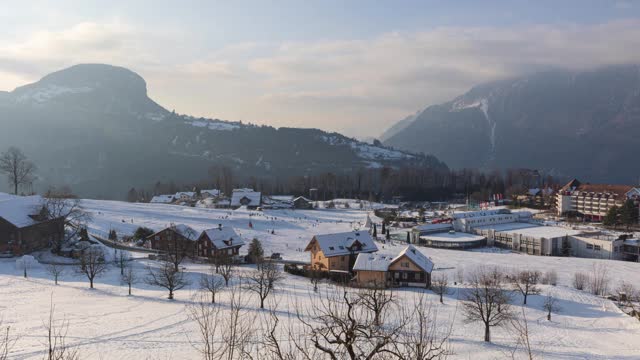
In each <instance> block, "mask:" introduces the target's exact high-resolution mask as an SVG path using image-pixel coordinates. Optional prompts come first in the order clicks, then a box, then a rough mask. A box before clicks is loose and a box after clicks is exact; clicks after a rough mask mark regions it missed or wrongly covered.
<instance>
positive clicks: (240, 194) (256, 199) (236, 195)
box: [231, 189, 262, 206]
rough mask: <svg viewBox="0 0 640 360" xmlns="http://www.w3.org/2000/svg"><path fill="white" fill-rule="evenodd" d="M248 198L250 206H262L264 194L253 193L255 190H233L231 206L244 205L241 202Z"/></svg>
mask: <svg viewBox="0 0 640 360" xmlns="http://www.w3.org/2000/svg"><path fill="white" fill-rule="evenodd" d="M244 198H247V199H248V200H249V203H248V205H249V206H260V202H261V198H262V193H260V192H258V191H253V189H233V193H232V194H231V206H240V205H242V204H241V202H240V200H242V199H244Z"/></svg>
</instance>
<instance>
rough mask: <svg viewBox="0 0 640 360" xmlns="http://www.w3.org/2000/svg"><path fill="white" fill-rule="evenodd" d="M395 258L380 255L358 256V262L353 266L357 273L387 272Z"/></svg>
mask: <svg viewBox="0 0 640 360" xmlns="http://www.w3.org/2000/svg"><path fill="white" fill-rule="evenodd" d="M391 260H393V256H389V255H380V254H367V253H361V254H358V257H357V258H356V262H355V263H354V264H353V270H355V271H363V270H365V271H387V270H388V269H389V264H391Z"/></svg>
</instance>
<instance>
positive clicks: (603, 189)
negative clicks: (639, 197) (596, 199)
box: [561, 179, 634, 196]
mask: <svg viewBox="0 0 640 360" xmlns="http://www.w3.org/2000/svg"><path fill="white" fill-rule="evenodd" d="M633 189H634V187H633V186H631V185H612V184H583V183H581V182H579V181H578V180H576V179H573V180H571V181H570V182H568V183H567V184H566V185H565V186H563V187H562V189H561V191H580V192H587V193H595V194H597V193H602V194H605V193H609V194H615V195H616V196H623V195H625V194H626V193H627V192H629V191H631V190H633Z"/></svg>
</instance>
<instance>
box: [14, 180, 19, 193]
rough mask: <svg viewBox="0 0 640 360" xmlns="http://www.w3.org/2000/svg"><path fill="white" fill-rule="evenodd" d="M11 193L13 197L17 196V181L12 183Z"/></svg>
mask: <svg viewBox="0 0 640 360" xmlns="http://www.w3.org/2000/svg"><path fill="white" fill-rule="evenodd" d="M13 193H14V194H15V195H18V182H17V181H14V182H13Z"/></svg>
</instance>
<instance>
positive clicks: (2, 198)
mask: <svg viewBox="0 0 640 360" xmlns="http://www.w3.org/2000/svg"><path fill="white" fill-rule="evenodd" d="M41 204H42V197H40V196H38V195H34V196H13V195H8V194H3V193H0V218H2V219H5V220H6V221H8V222H9V223H11V224H13V225H14V226H16V227H19V228H22V227H26V226H30V225H33V224H35V223H36V221H35V220H33V219H32V218H31V217H30V216H29V215H35V214H37V213H38V210H39V209H38V207H39V205H41Z"/></svg>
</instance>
